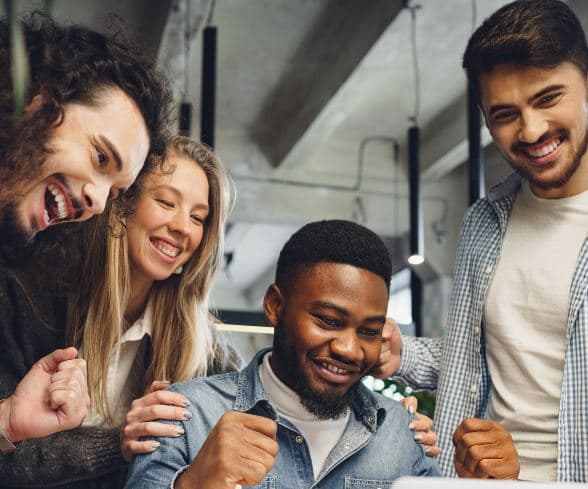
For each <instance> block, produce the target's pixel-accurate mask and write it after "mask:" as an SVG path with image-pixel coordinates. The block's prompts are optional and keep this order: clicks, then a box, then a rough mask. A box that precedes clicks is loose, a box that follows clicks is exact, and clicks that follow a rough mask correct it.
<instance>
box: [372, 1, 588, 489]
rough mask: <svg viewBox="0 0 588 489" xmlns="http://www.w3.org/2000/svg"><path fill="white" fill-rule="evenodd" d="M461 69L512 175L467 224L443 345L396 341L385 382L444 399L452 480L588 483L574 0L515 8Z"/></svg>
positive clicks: (503, 12) (584, 250) (585, 65)
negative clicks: (424, 390) (395, 381)
mask: <svg viewBox="0 0 588 489" xmlns="http://www.w3.org/2000/svg"><path fill="white" fill-rule="evenodd" d="M463 66H464V68H465V70H466V73H467V75H468V79H469V81H470V82H471V83H472V84H473V86H474V88H475V89H476V91H477V93H478V95H479V100H480V107H481V109H482V112H483V114H484V118H485V121H486V125H487V126H488V128H489V130H490V133H491V134H492V137H493V139H494V143H495V144H496V146H497V147H498V149H499V150H500V151H501V153H502V154H503V156H504V157H505V158H506V160H508V161H509V163H510V164H511V166H512V167H513V169H514V170H515V174H514V175H513V176H511V177H510V178H509V179H507V180H506V181H505V182H503V183H502V184H501V185H499V186H497V187H495V188H494V189H492V191H491V192H490V194H489V196H488V198H486V199H483V200H480V201H479V202H477V203H476V204H474V206H473V207H472V208H471V209H470V210H469V211H468V213H467V215H466V217H465V222H464V225H463V228H462V231H461V235H460V242H459V250H458V257H457V264H456V270H455V283H454V290H453V295H452V300H451V308H450V313H449V318H448V322H449V325H448V329H447V336H446V338H444V339H431V338H428V339H427V338H406V337H405V338H402V340H401V341H400V335H399V333H398V332H397V331H392V332H391V333H390V341H389V345H387V346H388V347H389V349H388V351H387V352H385V353H384V354H383V356H382V358H381V360H382V361H383V363H382V366H381V370H380V374H391V373H395V376H397V377H400V378H402V379H404V380H405V381H407V382H408V383H409V384H411V385H413V386H415V387H419V388H429V389H434V388H437V389H438V393H437V408H436V416H435V429H436V430H437V432H438V435H439V442H440V443H439V446H440V447H441V449H442V453H441V458H440V463H441V466H442V468H443V470H444V471H445V473H446V474H447V475H454V476H455V475H456V474H457V475H460V476H465V477H471V476H481V477H492V478H520V479H527V480H560V481H581V482H587V481H588V294H587V287H588V240H587V239H586V237H587V234H588V231H587V230H588V226H587V223H588V156H587V154H586V149H587V145H588V136H587V133H588V83H587V79H588V47H587V45H586V37H585V34H584V32H583V30H582V27H581V25H580V23H579V21H578V19H577V18H576V16H575V15H574V13H573V12H572V11H571V10H570V8H569V7H568V6H567V5H566V4H564V3H562V2H560V1H557V0H521V1H516V2H513V3H511V4H509V5H506V6H504V7H502V8H501V9H499V10H498V11H497V12H495V13H494V14H493V15H492V16H491V17H490V18H488V19H487V20H486V21H485V22H484V23H483V24H482V26H481V27H479V28H478V30H477V31H476V32H475V33H474V34H473V35H472V37H471V39H470V41H469V43H468V46H467V49H466V52H465V55H464V61H463ZM400 353H401V354H400ZM452 441H453V443H452Z"/></svg>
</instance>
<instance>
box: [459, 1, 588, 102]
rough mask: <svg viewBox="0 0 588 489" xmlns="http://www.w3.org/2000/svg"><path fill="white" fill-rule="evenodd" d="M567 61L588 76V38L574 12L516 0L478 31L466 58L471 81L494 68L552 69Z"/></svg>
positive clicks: (559, 5) (560, 4)
mask: <svg viewBox="0 0 588 489" xmlns="http://www.w3.org/2000/svg"><path fill="white" fill-rule="evenodd" d="M564 61H569V62H570V63H572V64H574V65H575V66H576V67H577V68H578V69H579V70H580V71H581V72H582V73H583V74H584V75H586V74H587V73H588V46H587V45H586V35H585V34H584V30H583V29H582V25H581V24H580V21H579V20H578V17H576V15H575V14H574V12H573V11H572V9H571V8H570V7H569V6H568V5H566V4H565V3H564V2H560V1H559V0H518V1H515V2H512V3H509V4H507V5H505V6H504V7H502V8H500V9H498V10H497V11H496V12H494V13H493V14H492V15H491V16H490V17H488V18H487V19H486V20H485V21H484V22H483V24H482V25H481V26H480V27H478V29H477V30H476V31H475V32H474V34H473V35H472V37H471V38H470V40H469V42H468V45H467V48H466V50H465V53H464V56H463V68H464V69H465V71H466V74H467V76H468V80H469V81H470V83H472V85H473V87H474V88H475V90H476V92H478V93H479V78H480V75H481V74H482V73H489V72H490V71H492V70H493V69H494V68H495V67H496V65H501V64H514V65H521V66H530V67H536V68H553V67H555V66H557V65H559V64H561V63H563V62H564Z"/></svg>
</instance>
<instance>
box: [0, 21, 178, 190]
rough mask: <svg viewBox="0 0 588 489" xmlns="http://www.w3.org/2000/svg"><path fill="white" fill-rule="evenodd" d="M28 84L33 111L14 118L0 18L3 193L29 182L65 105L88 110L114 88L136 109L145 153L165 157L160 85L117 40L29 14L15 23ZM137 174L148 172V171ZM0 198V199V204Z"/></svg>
mask: <svg viewBox="0 0 588 489" xmlns="http://www.w3.org/2000/svg"><path fill="white" fill-rule="evenodd" d="M21 26H22V30H23V33H24V38H25V43H26V50H27V55H28V64H29V69H30V77H29V78H30V79H29V85H28V90H27V104H28V103H30V102H31V101H32V99H33V97H35V96H36V95H40V96H41V99H40V101H41V104H40V107H39V108H38V109H37V108H36V110H31V111H25V112H24V114H21V115H19V116H15V114H14V110H15V107H14V105H15V101H14V90H13V86H12V78H11V76H9V75H8V74H9V73H10V29H9V25H8V22H7V20H6V19H0V73H2V74H3V75H2V76H0V182H2V187H3V189H4V190H3V191H2V193H6V190H5V189H6V188H7V186H9V185H13V184H14V183H15V182H18V181H21V180H23V179H31V178H35V176H36V175H37V174H38V173H39V171H40V168H41V165H42V163H43V160H44V158H45V155H46V152H47V150H46V148H45V146H46V144H47V139H48V134H49V131H50V129H51V127H54V126H55V125H56V124H59V122H60V120H61V118H62V114H63V107H64V106H65V105H66V104H68V103H73V102H77V103H83V104H87V105H92V104H93V103H95V100H96V98H97V96H98V95H100V93H101V91H102V90H104V89H105V88H108V87H119V88H120V89H122V90H123V91H124V92H125V93H126V94H127V95H128V96H129V97H130V98H131V99H132V100H133V101H134V102H135V104H136V105H137V107H138V108H139V110H140V112H141V114H142V116H143V118H144V120H145V124H146V126H147V130H148V132H149V137H150V153H149V157H148V158H147V160H148V161H147V162H148V163H150V162H151V160H152V157H153V156H163V155H164V154H165V143H164V134H163V132H164V129H165V125H166V123H167V119H168V114H169V104H170V101H171V95H170V91H169V88H168V85H167V81H166V79H165V78H164V77H163V76H161V75H160V74H159V73H158V72H157V71H156V70H155V69H154V67H153V65H152V63H151V62H149V61H148V60H146V59H145V58H144V57H143V56H142V55H141V54H140V53H139V52H138V50H137V49H136V48H135V47H133V46H132V45H131V44H130V43H129V42H128V41H126V40H124V41H123V39H122V37H121V35H120V34H116V35H112V36H105V35H102V34H99V33H98V32H95V31H92V30H90V29H87V28H85V27H81V26H75V25H74V26H60V25H58V24H57V23H55V22H54V21H53V20H51V19H50V18H48V17H46V16H44V15H43V14H40V13H38V12H35V13H33V14H31V15H30V16H28V17H26V18H24V19H22V20H21ZM146 166H147V168H145V171H147V172H148V171H149V168H148V167H149V166H150V165H149V164H147V165H146ZM1 200H2V199H1V198H0V201H1Z"/></svg>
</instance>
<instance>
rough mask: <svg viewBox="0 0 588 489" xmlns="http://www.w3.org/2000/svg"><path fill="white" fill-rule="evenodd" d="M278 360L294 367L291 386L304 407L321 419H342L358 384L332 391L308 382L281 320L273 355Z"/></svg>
mask: <svg viewBox="0 0 588 489" xmlns="http://www.w3.org/2000/svg"><path fill="white" fill-rule="evenodd" d="M274 355H275V357H274V358H276V359H277V360H278V362H279V363H280V364H281V365H283V366H286V367H287V368H289V369H290V370H292V369H294V370H295V372H294V375H291V376H290V377H289V381H290V382H289V387H290V388H291V389H293V390H294V391H295V392H296V393H297V394H298V396H299V397H300V402H301V404H302V405H303V406H304V408H305V409H306V410H307V411H308V412H309V413H310V414H312V415H313V416H315V417H316V418H317V419H319V420H325V419H340V418H341V417H343V416H344V415H345V414H346V413H347V411H348V409H349V408H350V407H351V403H352V399H353V394H354V392H355V391H356V390H357V388H358V384H355V385H353V386H351V387H350V388H349V389H347V390H345V391H343V390H342V389H341V391H340V392H337V391H330V390H328V389H325V390H318V389H313V388H312V387H311V386H310V385H309V384H308V382H307V381H306V377H305V376H304V373H303V372H302V371H301V369H300V367H299V366H298V365H297V359H296V355H295V353H294V350H293V349H292V347H291V346H290V345H288V344H287V341H286V338H285V335H284V326H283V324H282V322H281V321H280V322H279V324H278V326H277V327H276V328H275V333H274V345H273V351H272V356H274Z"/></svg>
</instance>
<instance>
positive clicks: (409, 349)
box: [394, 335, 417, 377]
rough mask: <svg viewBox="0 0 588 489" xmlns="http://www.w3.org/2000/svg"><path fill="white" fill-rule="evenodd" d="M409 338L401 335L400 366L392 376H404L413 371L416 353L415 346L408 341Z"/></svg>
mask: <svg viewBox="0 0 588 489" xmlns="http://www.w3.org/2000/svg"><path fill="white" fill-rule="evenodd" d="M410 340H411V338H410V337H408V336H404V335H402V347H401V349H400V366H399V367H398V370H397V371H396V373H395V374H394V377H406V376H408V375H410V373H411V372H414V370H415V369H416V366H417V365H416V364H417V353H416V351H415V347H414V345H413V343H412V341H410Z"/></svg>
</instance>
